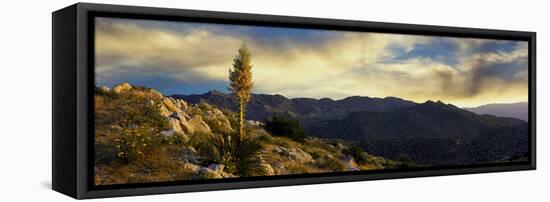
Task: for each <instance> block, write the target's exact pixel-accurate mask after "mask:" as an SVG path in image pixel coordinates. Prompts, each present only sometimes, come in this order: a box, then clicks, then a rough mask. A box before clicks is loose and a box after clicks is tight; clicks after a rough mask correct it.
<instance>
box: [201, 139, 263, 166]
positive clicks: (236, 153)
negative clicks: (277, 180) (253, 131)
mask: <svg viewBox="0 0 550 202" xmlns="http://www.w3.org/2000/svg"><path fill="white" fill-rule="evenodd" d="M239 136H240V135H239V134H238V133H233V134H226V135H220V134H214V135H212V136H211V137H210V138H209V140H208V144H209V145H210V147H211V153H210V160H211V161H212V162H216V163H220V164H223V165H225V168H224V171H226V172H230V173H235V174H238V175H239V176H261V175H267V172H266V168H265V167H264V165H263V164H262V160H261V158H260V154H261V150H262V148H263V147H262V145H261V144H260V142H259V141H258V140H257V139H256V138H253V137H250V136H245V137H242V138H240V137H239Z"/></svg>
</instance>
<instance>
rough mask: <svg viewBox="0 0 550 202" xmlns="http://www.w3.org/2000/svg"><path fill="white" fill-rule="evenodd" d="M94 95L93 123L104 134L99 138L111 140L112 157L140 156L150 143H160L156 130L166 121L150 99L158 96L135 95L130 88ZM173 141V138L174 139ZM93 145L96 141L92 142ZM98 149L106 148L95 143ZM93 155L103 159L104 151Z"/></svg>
mask: <svg viewBox="0 0 550 202" xmlns="http://www.w3.org/2000/svg"><path fill="white" fill-rule="evenodd" d="M101 92H103V93H104V94H102V95H96V102H100V103H101V105H97V106H96V107H95V120H94V122H95V125H96V130H97V132H98V135H106V136H105V138H107V139H106V140H105V141H103V142H111V143H113V144H114V145H110V146H114V148H116V149H115V150H116V158H117V160H119V161H120V162H123V163H129V162H131V161H134V160H136V159H139V158H140V157H142V156H143V153H144V152H146V151H147V150H148V149H149V148H150V147H152V146H155V145H158V144H161V141H162V140H161V139H158V138H160V137H159V136H158V133H159V132H160V131H161V130H163V129H164V128H166V127H167V125H168V122H167V120H166V118H165V117H163V116H162V115H161V114H160V111H159V110H158V106H157V105H152V104H151V102H150V100H152V99H158V98H152V97H149V96H135V95H134V94H132V93H131V92H125V93H121V94H117V95H116V96H106V95H107V94H110V93H111V92H104V91H101ZM174 141H176V142H177V140H174ZM96 145H97V144H96ZM97 146H98V148H99V149H100V151H107V149H106V148H101V145H97ZM99 154H100V155H98V157H100V158H101V159H96V160H97V161H101V162H104V161H106V160H107V159H108V158H106V157H107V155H106V154H107V153H104V154H105V155H103V154H102V153H101V152H100V153H99Z"/></svg>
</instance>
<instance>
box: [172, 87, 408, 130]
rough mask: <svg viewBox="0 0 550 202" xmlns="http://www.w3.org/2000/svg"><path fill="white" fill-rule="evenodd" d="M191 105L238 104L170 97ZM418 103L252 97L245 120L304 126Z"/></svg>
mask: <svg viewBox="0 0 550 202" xmlns="http://www.w3.org/2000/svg"><path fill="white" fill-rule="evenodd" d="M170 97H173V98H176V99H183V100H185V101H187V102H189V103H195V104H196V103H199V102H201V100H203V101H205V102H207V103H209V104H213V105H216V106H218V107H220V108H225V109H230V110H236V109H237V103H236V100H235V99H234V98H233V96H231V95H230V94H225V93H222V92H219V91H209V92H207V93H204V94H193V95H171V96H170ZM414 105H416V103H414V102H412V101H407V100H403V99H400V98H396V97H386V98H371V97H361V96H352V97H347V98H344V99H341V100H332V99H330V98H323V99H313V98H292V99H289V98H286V97H284V96H282V95H267V94H253V95H252V98H251V99H250V102H249V103H248V104H247V111H246V117H247V118H248V119H251V120H260V121H261V120H264V119H265V118H267V117H268V116H272V115H277V116H284V117H291V118H297V119H300V120H301V121H302V122H304V123H310V122H317V121H320V120H330V119H335V118H343V117H345V116H347V115H348V114H349V113H351V112H357V111H379V112H381V111H389V110H393V109H398V108H404V107H410V106H414Z"/></svg>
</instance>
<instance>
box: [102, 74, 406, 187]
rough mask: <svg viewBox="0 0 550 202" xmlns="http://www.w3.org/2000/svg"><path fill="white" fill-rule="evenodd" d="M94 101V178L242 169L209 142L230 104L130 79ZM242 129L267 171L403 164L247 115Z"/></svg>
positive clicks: (229, 124) (196, 176)
mask: <svg viewBox="0 0 550 202" xmlns="http://www.w3.org/2000/svg"><path fill="white" fill-rule="evenodd" d="M94 105H95V167H94V169H95V183H96V184H97V185H108V184H122V183H145V182H165V181H176V180H200V179H215V178H231V177H240V176H243V174H241V173H238V172H235V169H233V168H230V166H227V165H223V164H221V163H220V162H219V161H218V160H216V158H212V155H213V152H214V151H217V150H216V149H218V150H219V148H213V147H212V143H211V140H212V139H213V137H217V136H223V135H224V134H229V133H231V132H233V129H234V128H236V124H237V121H236V120H235V118H234V117H236V116H235V113H234V112H233V111H231V110H229V109H230V108H228V109H220V108H218V107H215V106H214V105H211V104H209V103H207V102H197V103H193V104H190V103H188V102H186V101H184V100H182V99H177V98H174V97H166V96H163V95H162V94H161V93H159V92H157V91H155V90H154V89H150V88H146V87H139V86H132V85H130V84H128V83H123V84H119V85H116V86H114V87H113V88H112V89H109V88H107V87H98V88H96V92H95V104H94ZM246 130H247V136H250V137H251V138H254V141H255V142H258V144H259V149H260V152H259V157H258V159H257V160H259V162H260V165H259V166H260V167H261V169H262V170H263V171H264V172H263V173H264V175H286V174H303V173H318V172H337V171H353V170H371V169H388V168H396V167H400V166H407V165H405V164H402V163H399V162H396V161H391V160H387V159H384V158H381V157H376V156H373V155H370V154H367V153H366V152H364V151H362V150H360V149H358V148H357V147H355V146H353V145H352V144H351V143H350V142H347V141H344V140H338V139H321V138H313V137H308V138H305V139H300V140H296V139H292V138H288V137H285V136H280V135H279V136H274V135H272V134H270V133H269V132H267V131H266V130H265V129H264V128H263V127H262V124H261V123H260V122H258V121H252V120H249V121H247V125H246ZM251 175H252V176H253V175H254V174H251ZM247 176H248V175H247Z"/></svg>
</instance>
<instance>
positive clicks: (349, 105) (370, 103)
mask: <svg viewBox="0 0 550 202" xmlns="http://www.w3.org/2000/svg"><path fill="white" fill-rule="evenodd" d="M171 97H173V98H176V99H183V100H185V101H186V102H189V103H200V102H206V103H209V104H212V105H215V106H218V107H220V108H226V109H229V110H233V111H234V110H236V108H237V105H236V102H235V100H234V99H233V96H232V95H230V94H225V93H221V92H218V91H210V92H207V93H205V94H195V95H171ZM488 108H491V109H494V108H492V107H482V108H479V109H488ZM504 109H507V108H506V107H501V106H500V108H499V110H497V111H501V112H502V111H505V110H504ZM469 110H471V111H476V110H474V109H469ZM469 110H465V109H461V108H459V107H456V106H454V105H451V104H445V103H443V102H441V101H436V102H434V101H427V102H425V103H415V102H412V101H408V100H404V99H401V98H396V97H386V98H371V97H362V96H353V97H347V98H344V99H341V100H332V99H329V98H324V99H311V98H292V99H289V98H286V97H284V96H282V95H266V94H253V95H252V97H251V100H250V103H249V104H248V105H247V111H246V116H247V119H251V120H260V121H261V120H264V119H265V118H267V117H269V116H283V117H290V118H295V119H298V120H299V121H300V123H301V125H302V126H303V127H304V129H305V130H306V133H307V134H308V135H311V136H317V137H322V138H338V139H344V140H350V141H354V142H356V143H357V144H358V145H359V146H361V147H362V148H363V149H364V150H365V151H367V152H369V153H372V154H375V155H380V156H383V157H386V158H390V159H403V158H406V159H407V160H412V161H414V162H417V163H419V164H423V165H456V164H472V163H488V162H497V161H517V160H525V159H526V157H527V155H528V148H527V145H528V124H527V122H526V121H524V120H521V119H517V118H506V117H498V116H495V115H488V114H489V113H481V111H476V113H474V112H471V111H469ZM525 111H527V110H526V109H525Z"/></svg>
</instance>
